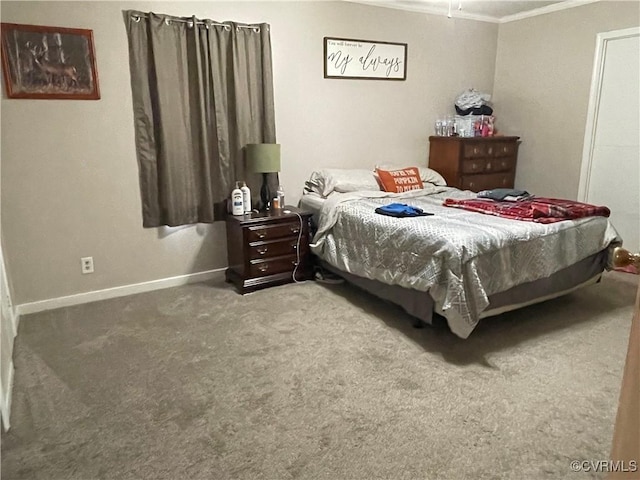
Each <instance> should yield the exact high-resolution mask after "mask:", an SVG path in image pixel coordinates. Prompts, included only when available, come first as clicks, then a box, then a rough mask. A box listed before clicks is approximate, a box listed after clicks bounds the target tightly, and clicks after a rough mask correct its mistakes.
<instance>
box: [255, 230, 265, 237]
mask: <svg viewBox="0 0 640 480" xmlns="http://www.w3.org/2000/svg"><path fill="white" fill-rule="evenodd" d="M256 234H257V235H258V238H264V237H266V236H267V232H265V231H264V230H262V231H260V232H256Z"/></svg>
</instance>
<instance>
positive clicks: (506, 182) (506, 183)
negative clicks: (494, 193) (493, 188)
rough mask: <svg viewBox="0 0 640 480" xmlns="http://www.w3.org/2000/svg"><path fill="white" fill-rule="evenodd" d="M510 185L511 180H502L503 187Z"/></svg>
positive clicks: (505, 178)
mask: <svg viewBox="0 0 640 480" xmlns="http://www.w3.org/2000/svg"><path fill="white" fill-rule="evenodd" d="M508 184H509V179H508V178H507V177H504V178H503V179H502V185H508Z"/></svg>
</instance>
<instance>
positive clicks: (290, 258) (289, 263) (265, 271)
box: [249, 255, 302, 277]
mask: <svg viewBox="0 0 640 480" xmlns="http://www.w3.org/2000/svg"><path fill="white" fill-rule="evenodd" d="M301 260H302V258H301ZM297 262H298V257H297V255H287V256H283V257H276V258H272V259H265V260H252V261H251V263H250V264H249V277H264V276H267V275H273V274H276V273H283V272H293V270H294V268H296V264H297Z"/></svg>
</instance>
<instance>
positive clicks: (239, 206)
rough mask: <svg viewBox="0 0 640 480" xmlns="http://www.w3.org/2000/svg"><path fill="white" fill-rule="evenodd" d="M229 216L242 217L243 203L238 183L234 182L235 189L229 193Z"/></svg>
mask: <svg viewBox="0 0 640 480" xmlns="http://www.w3.org/2000/svg"><path fill="white" fill-rule="evenodd" d="M231 214H232V215H244V202H243V201H242V190H240V182H236V188H234V189H233V191H232V192H231Z"/></svg>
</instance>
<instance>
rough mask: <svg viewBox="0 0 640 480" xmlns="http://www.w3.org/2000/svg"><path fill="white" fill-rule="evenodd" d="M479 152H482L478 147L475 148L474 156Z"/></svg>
mask: <svg viewBox="0 0 640 480" xmlns="http://www.w3.org/2000/svg"><path fill="white" fill-rule="evenodd" d="M479 151H480V150H478V147H473V154H474V155H477V154H478V152H479Z"/></svg>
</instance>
